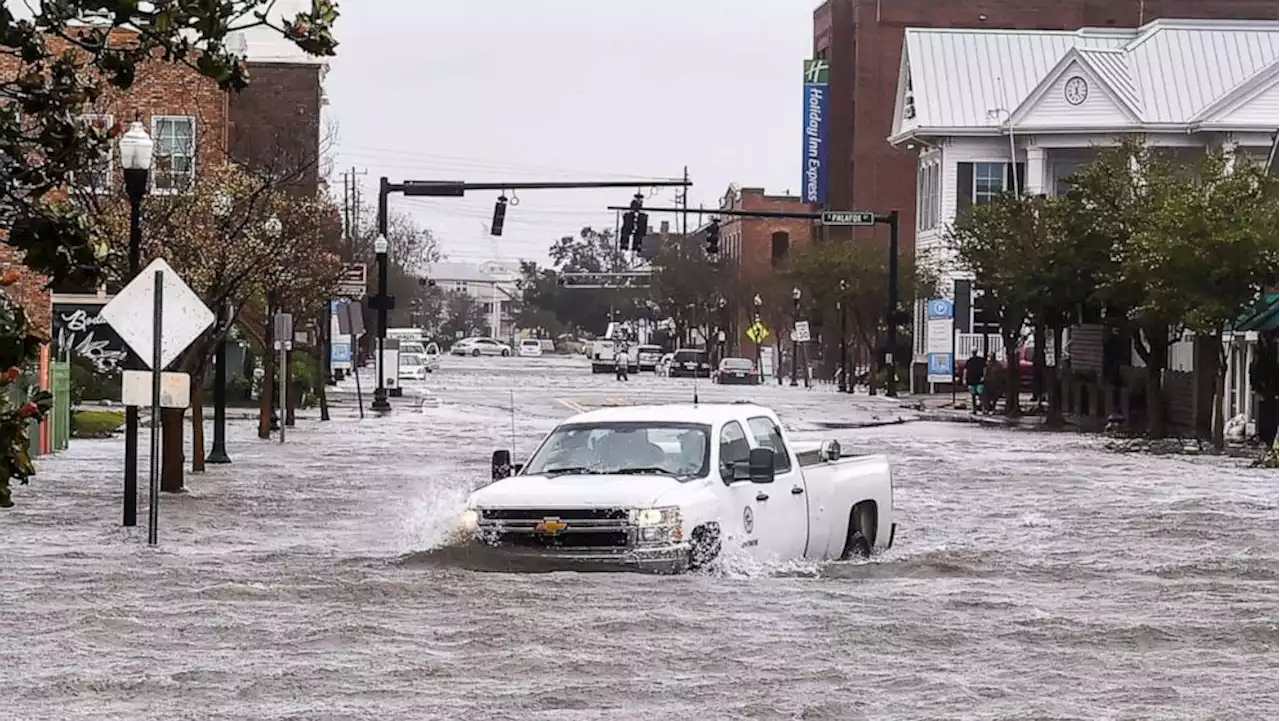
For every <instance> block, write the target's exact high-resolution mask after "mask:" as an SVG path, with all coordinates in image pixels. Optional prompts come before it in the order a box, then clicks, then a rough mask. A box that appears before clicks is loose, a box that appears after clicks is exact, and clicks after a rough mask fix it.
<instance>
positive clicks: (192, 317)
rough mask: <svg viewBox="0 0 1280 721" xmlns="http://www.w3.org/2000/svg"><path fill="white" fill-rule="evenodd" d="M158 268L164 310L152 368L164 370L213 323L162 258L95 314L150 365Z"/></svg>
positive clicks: (211, 318) (153, 342) (192, 292)
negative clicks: (157, 358) (157, 355)
mask: <svg viewBox="0 0 1280 721" xmlns="http://www.w3.org/2000/svg"><path fill="white" fill-rule="evenodd" d="M157 272H160V273H162V274H163V276H164V281H163V285H162V286H161V299H162V301H163V308H164V313H163V314H162V316H161V319H160V321H161V322H160V368H153V370H164V369H165V368H167V367H169V364H170V363H172V362H173V360H174V359H175V358H177V357H178V356H179V355H181V354H182V352H183V351H185V350H186V349H187V346H189V345H191V342H192V341H194V340H195V339H196V338H199V337H200V334H201V333H204V332H205V330H207V329H208V328H209V326H211V325H213V320H214V318H213V311H211V310H209V308H208V306H206V305H205V304H204V301H202V300H200V296H198V295H196V293H195V291H193V290H191V287H190V286H188V285H187V284H186V282H185V281H183V280H182V277H181V276H179V275H178V273H177V272H176V271H175V270H174V269H173V268H171V267H169V264H168V263H166V262H164V259H162V258H157V259H155V260H154V261H152V262H151V264H150V265H148V266H147V267H146V268H144V269H143V270H142V272H141V273H139V274H138V277H136V278H134V279H133V280H132V281H130V282H129V285H126V286H125V287H124V289H122V290H121V291H120V292H119V293H117V294H116V297H115V298H112V299H111V302H110V303H107V305H106V306H105V307H103V309H102V312H101V313H99V314H98V315H99V317H101V318H104V319H105V320H106V321H107V325H109V326H111V328H112V329H113V330H114V331H115V332H116V334H118V335H119V336H120V340H122V341H124V342H125V343H127V344H128V345H129V347H130V348H132V349H133V352H134V353H136V354H137V356H138V358H139V359H140V360H141V361H142V362H143V363H145V364H146V365H147V367H151V364H152V362H153V358H152V356H153V355H154V354H155V346H156V344H155V339H154V337H153V334H154V332H155V331H154V324H155V312H154V307H155V305H154V304H155V287H156V273H157Z"/></svg>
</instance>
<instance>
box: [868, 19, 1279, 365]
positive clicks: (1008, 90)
mask: <svg viewBox="0 0 1280 721" xmlns="http://www.w3.org/2000/svg"><path fill="white" fill-rule="evenodd" d="M1278 29H1280V24H1277V23H1275V22H1266V21H1236V20H1225V21H1208V20H1158V21H1156V22H1152V23H1149V24H1147V25H1144V26H1142V27H1141V28H1136V29H1117V28H1084V29H1081V30H1078V31H1073V32H1062V31H1028V30H954V29H932V28H908V29H907V30H906V36H905V40H904V42H903V48H902V65H901V72H900V76H899V80H898V96H897V102H896V104H895V108H894V119H893V130H892V135H891V136H890V138H889V143H890V144H891V145H894V146H897V147H902V148H907V149H912V150H915V151H916V152H917V153H918V154H919V166H918V171H917V179H918V182H917V196H918V197H917V212H916V221H917V231H916V253H917V261H918V262H920V263H930V264H933V265H934V266H935V267H937V268H938V269H939V270H941V271H942V272H943V277H944V286H946V287H947V289H948V292H950V287H951V285H952V284H951V282H949V280H950V279H955V278H960V277H964V275H963V273H960V272H959V271H958V270H957V269H956V267H955V263H954V258H953V257H952V256H951V253H950V252H949V251H948V250H947V249H946V248H945V247H944V245H945V242H946V240H945V234H946V228H947V226H948V224H949V223H950V222H951V221H952V220H953V219H954V218H955V216H956V213H957V212H958V211H960V210H963V209H964V208H965V207H966V206H968V205H971V204H974V203H982V202H984V201H986V200H987V199H988V198H990V197H992V196H994V195H995V194H997V193H999V192H1001V191H1003V190H1007V189H1012V187H1011V186H1012V183H1013V178H1014V171H1013V170H1012V169H1011V163H1016V166H1013V167H1015V168H1016V172H1017V176H1018V178H1019V185H1020V187H1019V189H1020V190H1024V191H1025V192H1027V193H1029V194H1040V193H1044V194H1048V195H1054V194H1058V193H1061V192H1063V191H1064V189H1065V183H1064V178H1066V177H1067V176H1068V175H1070V174H1071V173H1072V172H1074V171H1075V170H1076V169H1077V168H1079V167H1080V166H1081V165H1082V164H1084V163H1087V162H1088V161H1089V160H1090V159H1092V158H1093V157H1094V156H1095V154H1096V152H1097V151H1096V148H1097V147H1098V146H1105V145H1110V144H1113V143H1114V142H1116V141H1117V140H1119V139H1120V138H1122V137H1124V136H1131V135H1140V136H1143V137H1144V139H1145V140H1146V142H1147V143H1148V144H1150V145H1153V146H1166V147H1171V148H1177V149H1180V150H1179V151H1178V152H1179V153H1186V154H1188V155H1191V154H1199V153H1203V152H1206V151H1212V152H1228V153H1230V156H1229V157H1231V158H1239V157H1241V156H1249V157H1251V158H1257V159H1260V160H1263V161H1266V160H1267V159H1268V154H1269V153H1270V152H1271V149H1272V146H1273V141H1274V138H1275V134H1276V131H1277V125H1278V119H1280V98H1278V96H1277V79H1278V77H1280V75H1278V68H1280V65H1278V64H1277V55H1278V52H1277V39H1278ZM919 305H920V307H919V309H918V310H917V316H918V322H917V327H923V325H924V323H923V317H924V308H923V304H922V303H921V304H919ZM957 320H958V322H959V323H960V324H964V321H963V320H962V319H957ZM923 336H924V334H923V333H918V334H917V339H916V346H917V347H916V352H917V354H923V353H924V351H925V349H924V347H923V345H924V338H923Z"/></svg>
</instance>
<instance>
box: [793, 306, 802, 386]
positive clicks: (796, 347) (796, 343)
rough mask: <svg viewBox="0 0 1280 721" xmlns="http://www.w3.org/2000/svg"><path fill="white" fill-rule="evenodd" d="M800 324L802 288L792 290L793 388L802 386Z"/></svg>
mask: <svg viewBox="0 0 1280 721" xmlns="http://www.w3.org/2000/svg"><path fill="white" fill-rule="evenodd" d="M799 322H800V287H799V286H796V287H795V288H792V289H791V387H792V388H794V387H796V386H798V385H800V381H799V377H800V339H799V338H797V337H796V324H797V323H799Z"/></svg>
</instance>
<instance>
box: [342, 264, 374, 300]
mask: <svg viewBox="0 0 1280 721" xmlns="http://www.w3.org/2000/svg"><path fill="white" fill-rule="evenodd" d="M368 271H369V268H368V266H366V265H365V264H364V263H347V264H346V265H343V266H342V275H341V276H339V278H338V295H340V296H342V297H343V298H353V299H356V300H359V299H361V298H363V297H364V294H365V292H366V289H367V288H368V287H369V274H368Z"/></svg>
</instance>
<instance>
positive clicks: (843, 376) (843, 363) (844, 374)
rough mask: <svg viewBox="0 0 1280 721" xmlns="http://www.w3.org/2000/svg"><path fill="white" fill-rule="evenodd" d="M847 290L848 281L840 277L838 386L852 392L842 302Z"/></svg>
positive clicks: (846, 322) (837, 306)
mask: <svg viewBox="0 0 1280 721" xmlns="http://www.w3.org/2000/svg"><path fill="white" fill-rule="evenodd" d="M848 291H849V283H848V282H847V281H845V279H844V278H841V279H840V295H839V297H837V298H836V310H838V311H840V387H839V391H840V392H841V393H844V392H845V391H848V392H849V393H852V392H853V383H850V382H849V343H848V340H847V339H848V313H847V310H846V308H845V304H844V296H845V293H847V292H848Z"/></svg>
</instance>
